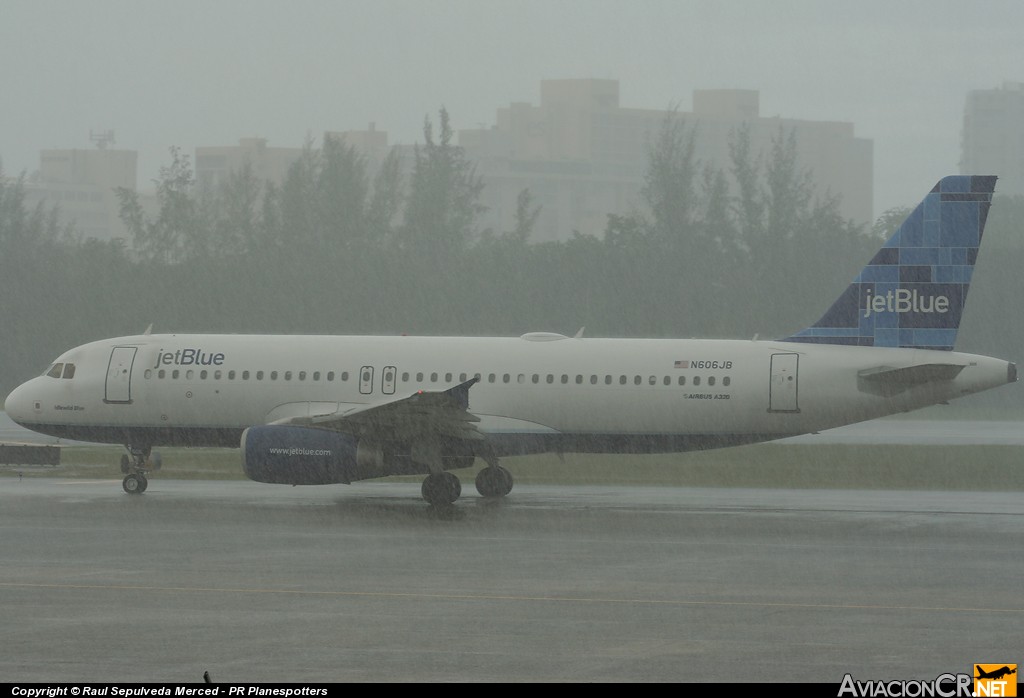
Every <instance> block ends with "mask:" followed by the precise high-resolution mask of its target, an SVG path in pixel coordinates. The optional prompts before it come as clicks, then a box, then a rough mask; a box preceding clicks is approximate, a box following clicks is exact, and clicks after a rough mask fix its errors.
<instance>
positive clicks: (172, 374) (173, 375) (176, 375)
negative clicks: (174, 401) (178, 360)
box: [171, 369, 181, 380]
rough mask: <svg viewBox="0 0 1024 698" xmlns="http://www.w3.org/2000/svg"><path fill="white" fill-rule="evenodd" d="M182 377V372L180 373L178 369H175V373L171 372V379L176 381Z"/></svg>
mask: <svg viewBox="0 0 1024 698" xmlns="http://www.w3.org/2000/svg"><path fill="white" fill-rule="evenodd" d="M180 375H181V371H179V370H178V369H174V370H173V371H171V378H173V379H175V380H177V379H178V376H180Z"/></svg>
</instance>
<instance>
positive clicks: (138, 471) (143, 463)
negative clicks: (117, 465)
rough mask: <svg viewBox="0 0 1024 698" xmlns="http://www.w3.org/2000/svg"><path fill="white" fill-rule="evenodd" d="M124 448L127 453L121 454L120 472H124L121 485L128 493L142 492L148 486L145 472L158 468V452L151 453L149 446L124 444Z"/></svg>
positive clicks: (159, 463)
mask: <svg viewBox="0 0 1024 698" xmlns="http://www.w3.org/2000/svg"><path fill="white" fill-rule="evenodd" d="M125 449H127V451H128V453H126V454H124V455H122V456H121V472H122V473H124V474H125V475H124V480H122V481H121V487H123V488H124V491H125V492H127V493H128V494H142V493H143V492H145V491H146V488H147V487H149V480H147V479H146V473H147V472H149V470H159V469H160V465H161V462H160V454H159V453H152V447H150V446H145V447H141V448H140V447H138V446H132V445H130V444H126V445H125Z"/></svg>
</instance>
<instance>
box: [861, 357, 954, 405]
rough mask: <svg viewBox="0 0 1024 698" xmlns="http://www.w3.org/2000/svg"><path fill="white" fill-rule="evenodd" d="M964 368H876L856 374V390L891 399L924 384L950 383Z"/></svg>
mask: <svg viewBox="0 0 1024 698" xmlns="http://www.w3.org/2000/svg"><path fill="white" fill-rule="evenodd" d="M962 370H964V367H963V366H962V365H959V364H919V365H917V366H906V367H904V368H893V367H892V366H877V367H875V368H868V369H864V370H863V371H859V372H858V373H857V388H858V390H860V391H861V392H863V393H871V394H872V395H881V396H883V397H892V396H893V395H898V394H900V393H902V392H903V391H905V390H908V389H910V388H914V387H916V386H919V385H924V384H926V383H937V382H939V381H951V380H953V379H954V378H956V377H957V376H958V375H960V371H962Z"/></svg>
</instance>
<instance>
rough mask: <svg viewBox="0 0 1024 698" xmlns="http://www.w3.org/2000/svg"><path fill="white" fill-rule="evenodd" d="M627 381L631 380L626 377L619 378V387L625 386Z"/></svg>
mask: <svg viewBox="0 0 1024 698" xmlns="http://www.w3.org/2000/svg"><path fill="white" fill-rule="evenodd" d="M627 380H629V379H628V378H626V377H625V376H619V385H625V384H626V381H627Z"/></svg>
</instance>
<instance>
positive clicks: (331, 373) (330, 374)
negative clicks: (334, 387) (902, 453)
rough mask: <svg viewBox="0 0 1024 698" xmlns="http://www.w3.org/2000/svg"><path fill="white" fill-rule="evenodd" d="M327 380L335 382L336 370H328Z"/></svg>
mask: <svg viewBox="0 0 1024 698" xmlns="http://www.w3.org/2000/svg"><path fill="white" fill-rule="evenodd" d="M327 382H328V383H333V382H334V371H328V372H327Z"/></svg>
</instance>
